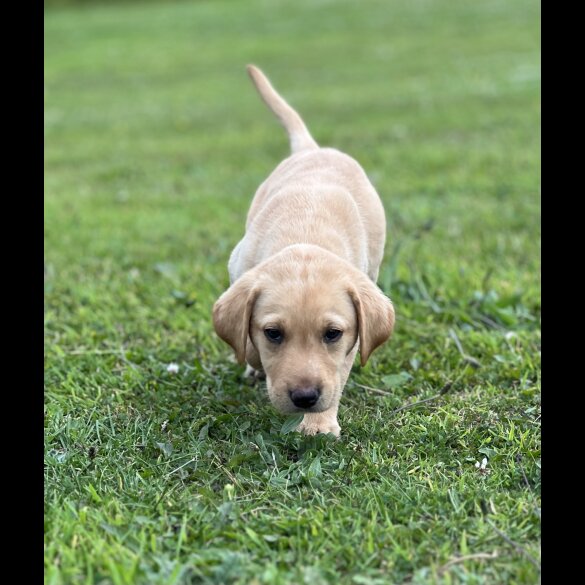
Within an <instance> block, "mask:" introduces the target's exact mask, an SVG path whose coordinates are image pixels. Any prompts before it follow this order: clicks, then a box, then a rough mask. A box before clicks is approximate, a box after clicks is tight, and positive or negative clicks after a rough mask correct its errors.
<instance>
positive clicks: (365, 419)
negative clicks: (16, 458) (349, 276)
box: [45, 0, 541, 585]
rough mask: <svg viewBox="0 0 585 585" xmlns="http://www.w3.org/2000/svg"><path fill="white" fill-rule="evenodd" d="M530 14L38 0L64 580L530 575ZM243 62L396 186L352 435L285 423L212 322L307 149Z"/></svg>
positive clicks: (535, 273)
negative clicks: (380, 331)
mask: <svg viewBox="0 0 585 585" xmlns="http://www.w3.org/2000/svg"><path fill="white" fill-rule="evenodd" d="M538 28H539V7H538V3H537V2H536V1H535V0H531V1H528V2H525V1H516V2H507V1H495V0H494V1H491V0H490V1H487V0H477V1H469V2H461V1H455V0H444V1H443V0H442V1H434V2H424V1H417V2H414V1H406V0H404V1H394V2H382V1H379V2H376V1H371V0H367V1H361V2H355V1H354V0H351V1H349V0H347V1H345V0H344V1H338V2H325V1H323V2H315V1H313V0H296V1H295V2H286V3H284V2H283V3H277V2H268V1H266V0H264V1H262V0H252V1H248V2H229V1H225V0H218V1H213V2H211V1H201V2H193V3H164V4H162V5H159V4H152V3H146V4H121V5H115V4H109V5H106V6H91V7H70V8H60V9H54V10H47V12H46V20H45V35H46V36H45V50H46V57H45V75H46V77H45V104H46V105H45V108H46V109H45V112H46V133H45V136H46V146H45V162H46V176H45V186H46V197H45V218H46V219H45V225H46V234H45V246H46V247H45V257H46V262H45V300H46V311H45V315H46V325H45V331H46V334H45V343H46V347H45V364H46V368H45V372H46V374H45V376H46V387H45V437H46V446H45V580H46V582H47V583H51V584H53V583H54V584H58V583H72V584H82V583H88V584H89V583H102V584H108V583H111V584H114V585H122V584H135V583H137V584H149V585H150V584H159V583H165V584H167V583H168V584H171V583H204V584H212V583H214V584H228V583H229V584H231V583H234V584H235V583H238V584H244V583H245V584H288V583H290V584H295V585H299V584H303V583H307V584H311V585H313V584H315V585H319V584H321V583H335V584H357V585H366V584H372V585H374V584H382V583H384V584H386V583H390V584H400V583H412V584H429V583H444V584H451V583H466V584H494V585H501V584H504V583H506V584H508V583H510V584H515V583H536V582H537V581H538V578H539V569H538V563H539V559H540V481H541V480H540V201H539V196H540V194H539V173H540V135H539V124H540V93H539V92H540V73H539V71H540V69H539V36H538ZM248 62H254V63H256V64H258V65H260V66H261V67H262V68H263V69H264V70H265V71H266V72H267V74H268V75H269V76H270V77H271V78H272V80H273V82H274V84H275V85H276V87H277V88H278V89H280V90H281V91H282V93H283V94H284V95H285V96H286V97H287V98H288V99H289V100H290V101H291V102H292V103H293V105H294V106H295V107H297V108H298V109H299V111H300V112H301V113H302V115H303V116H304V118H305V120H306V121H307V123H308V125H309V127H310V129H311V131H312V133H313V135H314V136H315V137H316V139H317V140H318V141H319V142H320V143H321V144H324V145H330V146H335V147H337V148H340V149H341V150H344V151H346V152H348V153H349V154H351V155H352V156H354V157H355V158H356V159H357V160H358V161H359V162H360V163H361V164H362V166H363V167H364V168H365V169H366V172H368V174H369V175H370V176H371V178H372V181H373V182H374V184H375V185H376V187H377V189H378V190H379V192H380V194H381V197H382V199H383V201H384V205H385V208H386V211H387V217H388V246H387V253H386V256H385V260H384V264H383V266H382V270H381V275H380V281H379V283H380V286H381V287H382V288H383V290H384V291H385V292H386V293H388V294H389V296H391V298H392V299H393V301H394V303H395V306H396V310H397V327H396V330H395V335H394V338H393V340H392V341H391V343H389V344H387V345H385V346H384V347H383V348H381V349H380V350H378V351H377V352H376V353H375V354H374V355H373V356H372V359H371V361H370V363H369V364H368V365H367V366H366V367H365V368H363V369H361V368H359V367H358V366H357V365H356V366H355V368H354V372H353V374H352V377H351V378H350V382H349V383H348V386H347V388H346V391H345V394H344V397H343V399H342V404H341V408H340V417H339V420H340V424H341V426H342V437H341V439H340V440H339V441H334V440H332V439H331V438H330V437H316V438H304V437H301V436H300V435H298V434H297V433H288V434H283V433H282V432H281V430H282V426H283V423H285V422H286V421H285V419H283V417H281V416H280V415H278V414H277V413H276V412H274V411H273V409H272V408H271V406H270V405H269V404H267V401H266V399H265V390H264V389H263V388H262V387H254V386H250V385H248V384H247V383H245V382H243V381H242V379H241V374H242V369H241V368H240V367H238V366H236V365H235V364H234V363H233V361H232V360H231V359H230V351H229V348H228V347H227V346H226V345H225V344H223V343H222V342H221V341H220V340H219V339H217V338H216V336H215V335H214V332H213V327H212V323H211V318H210V309H211V306H212V304H213V302H214V301H215V299H216V298H217V297H218V296H219V294H220V293H221V292H222V291H223V290H225V288H226V287H227V285H228V275H227V267H226V264H227V259H228V256H229V253H230V251H231V249H232V247H233V246H234V245H235V244H236V242H237V241H238V240H239V238H240V237H241V236H242V234H243V229H244V222H245V215H246V211H247V208H248V206H249V204H250V201H251V198H252V195H253V193H254V191H255V189H256V187H257V186H258V185H259V183H260V182H261V181H262V180H264V178H265V177H266V176H267V174H268V173H269V172H270V171H271V170H272V168H273V167H274V166H275V165H276V164H277V163H278V162H279V161H280V160H281V158H283V157H284V156H285V155H286V154H287V152H288V145H287V141H286V137H285V135H284V132H283V131H282V129H281V128H280V127H279V126H278V124H277V123H276V122H275V120H274V119H273V118H272V117H271V115H270V113H269V112H268V111H267V110H266V109H265V107H264V105H263V104H262V103H261V102H260V100H259V99H258V96H257V94H256V92H255V90H254V89H253V87H252V86H251V84H250V82H249V80H248V78H247V75H246V73H245V70H244V66H245V64H246V63H248ZM458 345H459V346H460V348H461V351H460V349H459V347H458ZM463 354H465V355H468V356H471V357H472V358H474V359H475V360H477V361H478V362H479V363H480V367H479V368H475V367H473V366H472V364H471V363H470V360H468V359H467V360H466V359H465V357H464V355H463ZM170 362H176V363H178V364H179V366H180V371H179V373H178V374H177V375H171V374H169V373H167V371H166V366H167V365H168V364H169V363H170ZM447 381H452V382H453V386H452V388H451V390H450V392H449V393H448V394H446V395H445V396H443V397H442V398H441V399H440V400H436V401H432V402H428V403H424V404H422V405H420V406H417V407H413V408H408V409H405V410H401V411H399V412H394V411H395V409H397V408H399V407H400V406H403V405H407V404H412V403H414V402H416V401H418V400H422V399H424V398H427V397H430V396H433V395H435V394H436V393H437V392H439V390H440V389H441V388H442V387H443V386H444V385H445V384H446V383H447ZM358 384H360V385H363V386H370V387H374V388H378V389H382V390H384V391H385V392H386V393H387V394H380V393H379V392H374V391H371V390H365V389H364V388H362V387H361V386H358ZM483 457H487V458H488V460H489V463H488V466H487V470H488V471H489V473H483V474H482V473H481V472H480V471H479V470H478V469H477V468H476V467H475V462H476V461H481V459H482V458H483ZM467 556H469V557H470V558H469V559H467V560H465V559H462V558H461V557H467Z"/></svg>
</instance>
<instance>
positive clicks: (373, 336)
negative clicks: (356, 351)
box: [349, 275, 394, 366]
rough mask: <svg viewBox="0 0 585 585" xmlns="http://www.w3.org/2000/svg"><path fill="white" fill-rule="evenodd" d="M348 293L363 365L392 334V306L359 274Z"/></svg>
mask: <svg viewBox="0 0 585 585" xmlns="http://www.w3.org/2000/svg"><path fill="white" fill-rule="evenodd" d="M349 295H350V297H351V300H352V301H353V304H354V307H355V312H356V314H357V319H358V334H359V340H360V363H361V365H362V366H365V365H366V363H367V361H368V358H369V357H370V354H371V353H372V352H373V351H374V350H375V349H376V348H377V347H378V346H380V345H382V344H383V343H384V342H385V341H386V340H387V339H388V338H389V337H390V335H392V330H393V329H394V306H393V305H392V302H391V301H390V299H389V298H388V297H387V296H386V295H385V294H384V293H383V292H382V291H381V290H380V289H379V288H378V287H377V286H376V285H375V284H374V283H373V282H372V281H371V280H370V279H369V278H367V277H365V276H363V277H362V276H361V275H360V278H359V279H358V280H357V281H356V282H355V283H354V284H353V285H352V286H351V288H350V289H349Z"/></svg>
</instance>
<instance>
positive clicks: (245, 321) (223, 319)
mask: <svg viewBox="0 0 585 585" xmlns="http://www.w3.org/2000/svg"><path fill="white" fill-rule="evenodd" d="M259 294H260V289H259V288H258V287H257V286H255V284H254V281H253V279H252V278H250V277H248V276H247V275H244V276H242V277H241V278H239V279H238V280H236V282H234V284H233V285H232V286H230V288H228V290H226V291H225V292H224V293H223V294H222V295H221V297H219V299H218V300H217V302H216V303H215V305H213V326H214V327H215V331H216V333H217V334H218V335H219V337H221V338H222V339H223V340H224V341H225V342H226V343H229V344H230V345H231V346H232V348H233V349H234V351H235V353H236V359H237V360H238V363H240V364H243V363H244V361H245V359H246V343H247V341H248V332H249V329H250V318H251V317H252V310H253V308H254V304H255V303H256V299H257V298H258V295H259Z"/></svg>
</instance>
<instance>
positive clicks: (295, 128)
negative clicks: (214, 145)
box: [213, 65, 394, 436]
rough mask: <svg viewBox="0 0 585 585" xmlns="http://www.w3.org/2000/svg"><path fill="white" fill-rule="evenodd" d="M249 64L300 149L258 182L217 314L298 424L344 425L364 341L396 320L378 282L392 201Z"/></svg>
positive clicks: (387, 331)
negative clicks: (342, 415) (344, 402)
mask: <svg viewBox="0 0 585 585" xmlns="http://www.w3.org/2000/svg"><path fill="white" fill-rule="evenodd" d="M248 73H249V74H250V77H251V78H252V80H253V82H254V84H255V85H256V88H257V89H258V92H259V93H260V95H261V97H262V99H263V100H264V101H265V102H266V104H267V105H268V107H269V108H270V109H271V110H272V111H273V112H274V114H276V116H277V117H278V119H279V120H280V122H281V123H282V125H283V126H284V128H285V129H286V131H287V132H288V135H289V139H290V144H291V150H292V154H291V156H290V157H288V158H287V159H286V160H284V161H283V162H282V163H280V165H278V167H277V168H276V169H275V170H274V172H273V173H272V174H271V175H270V176H269V177H268V179H266V181H264V183H263V184H262V185H261V186H260V188H259V189H258V191H257V192H256V195H255V197H254V200H253V202H252V206H251V208H250V211H249V213H248V219H247V222H246V234H245V236H244V238H243V239H242V240H241V241H240V242H239V244H238V245H237V246H236V247H235V249H234V251H233V252H232V255H231V257H230V260H229V265H228V270H229V274H230V282H231V286H230V288H229V289H228V290H227V291H226V292H225V293H224V294H223V295H222V296H221V297H220V298H219V300H218V301H217V302H216V303H215V306H214V308H213V322H214V326H215V330H216V332H217V334H218V335H219V337H221V339H223V340H224V341H226V342H227V343H229V345H231V346H232V348H233V349H234V351H235V354H236V357H237V359H238V361H239V362H240V363H243V362H244V361H246V362H247V363H248V364H249V366H250V368H249V370H251V371H252V372H253V371H254V370H257V371H260V372H262V371H263V372H264V373H265V375H266V383H267V387H268V396H269V398H270V400H271V402H272V404H273V405H274V406H275V407H276V408H277V409H278V410H279V411H281V412H282V413H285V414H293V413H299V412H302V413H304V417H303V420H302V422H301V424H300V426H299V428H298V430H300V431H301V432H304V433H305V434H309V435H313V434H316V433H333V434H334V435H336V436H338V435H339V432H340V427H339V424H338V422H337V410H338V406H339V400H340V398H341V393H342V391H343V387H344V386H345V383H346V381H347V378H348V376H349V373H350V370H351V367H352V364H353V361H354V358H355V355H356V353H357V351H358V348H359V351H360V355H361V364H362V366H363V365H365V363H366V362H367V360H368V357H369V356H370V354H371V353H372V351H373V350H374V349H376V348H377V347H378V346H379V345H381V344H382V343H384V342H385V341H386V340H387V339H388V338H389V337H390V335H391V333H392V329H393V327H394V309H393V306H392V303H391V302H390V299H388V298H387V297H386V296H385V295H384V294H383V293H382V291H381V290H380V289H379V288H378V287H377V286H376V284H375V283H376V280H377V278H378V270H379V267H380V262H381V261H382V255H383V252H384V242H385V237H386V219H385V217H384V209H383V207H382V203H381V201H380V198H379V197H378V194H377V193H376V191H375V189H374V187H373V186H372V185H371V184H370V181H369V180H368V178H367V177H366V174H365V173H364V171H363V170H362V168H361V167H360V165H359V164H358V163H357V162H356V161H355V160H353V159H352V158H350V157H349V156H347V155H346V154H343V153H341V152H339V151H338V150H334V149H332V148H320V147H319V146H318V145H317V143H316V142H315V141H314V140H313V138H312V137H311V135H310V134H309V131H308V130H307V128H306V126H305V124H304V123H303V121H302V120H301V118H300V116H299V115H298V114H297V113H296V112H295V111H294V110H293V109H292V108H291V107H290V106H289V105H288V104H287V103H286V102H285V101H284V100H283V98H282V97H281V96H279V95H278V94H277V93H276V91H275V90H274V88H273V87H272V86H271V85H270V82H269V81H268V79H267V78H266V77H265V76H264V74H263V73H262V72H261V71H260V70H259V69H257V68H256V67H254V66H252V65H250V66H248Z"/></svg>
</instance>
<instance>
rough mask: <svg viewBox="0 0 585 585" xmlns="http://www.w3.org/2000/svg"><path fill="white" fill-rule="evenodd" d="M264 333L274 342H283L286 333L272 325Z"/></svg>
mask: <svg viewBox="0 0 585 585" xmlns="http://www.w3.org/2000/svg"><path fill="white" fill-rule="evenodd" d="M264 335H266V337H267V338H268V340H269V341H272V343H282V340H283V339H284V335H283V334H282V331H281V330H280V329H274V328H273V327H270V328H269V329H264Z"/></svg>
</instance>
